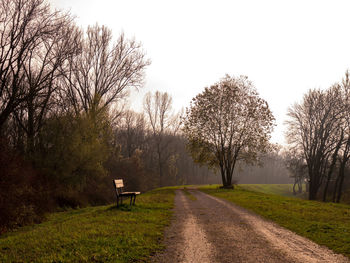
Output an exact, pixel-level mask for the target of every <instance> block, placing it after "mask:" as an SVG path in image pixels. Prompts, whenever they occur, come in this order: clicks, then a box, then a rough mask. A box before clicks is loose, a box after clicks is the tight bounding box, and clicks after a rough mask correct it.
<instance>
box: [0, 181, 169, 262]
mask: <svg viewBox="0 0 350 263" xmlns="http://www.w3.org/2000/svg"><path fill="white" fill-rule="evenodd" d="M173 199H174V190H173V189H165V188H163V189H157V190H155V191H152V192H149V193H147V194H142V195H140V196H139V197H138V198H137V200H136V206H133V207H132V208H131V209H130V208H128V207H127V206H123V207H122V209H116V207H115V206H101V207H89V208H84V209H79V210H70V211H67V212H60V213H55V214H51V215H50V216H49V218H48V221H46V222H44V223H42V224H40V225H35V226H31V227H25V228H22V229H19V230H18V231H16V232H13V233H8V234H6V235H4V236H2V237H0V261H1V262H19V261H21V262H22V261H25V262H136V261H137V262H143V261H147V260H149V258H150V256H151V255H152V254H154V253H155V252H156V251H157V250H159V249H161V248H163V247H162V245H161V244H160V240H161V239H162V237H163V230H164V228H165V226H166V225H168V224H169V223H170V218H171V208H172V207H173Z"/></svg>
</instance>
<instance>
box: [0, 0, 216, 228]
mask: <svg viewBox="0 0 350 263" xmlns="http://www.w3.org/2000/svg"><path fill="white" fill-rule="evenodd" d="M0 5H1V6H0V135H1V140H0V169H1V174H0V211H1V213H0V233H1V232H4V231H6V230H7V229H10V228H14V227H17V226H20V225H23V224H27V223H30V222H36V221H40V220H41V219H42V217H43V215H44V214H45V213H46V212H48V211H54V210H57V208H59V207H63V208H64V207H82V206H86V205H98V204H106V203H110V202H112V201H113V200H114V192H113V185H112V180H111V179H113V178H123V179H124V180H125V182H126V186H127V187H128V188H129V189H131V190H132V189H135V190H138V191H140V190H141V191H146V190H148V189H150V188H154V187H159V186H164V185H173V184H184V183H201V182H202V183H203V182H204V180H206V179H208V177H210V176H213V173H212V172H210V171H208V170H207V169H206V168H205V167H199V166H198V165H196V164H194V163H193V161H192V159H191V158H190V156H189V155H187V154H186V149H185V148H186V147H185V145H186V141H185V139H184V137H183V136H182V135H181V134H180V133H179V120H180V118H179V114H175V113H174V112H173V109H172V99H171V96H170V95H169V94H167V93H161V92H155V93H148V94H147V95H146V96H145V99H144V111H143V112H142V113H136V112H134V111H132V110H131V109H129V108H128V107H127V104H126V102H125V99H127V98H128V93H129V91H130V90H131V89H139V88H141V87H142V86H143V83H144V78H145V70H146V68H147V67H148V66H149V65H150V63H151V62H150V60H149V59H147V58H146V55H145V52H144V50H143V49H142V45H141V43H139V42H137V41H136V40H135V39H128V38H127V37H126V36H125V35H124V34H120V35H119V36H118V37H117V38H113V35H112V31H111V30H110V29H108V28H107V27H105V26H99V25H97V24H96V25H93V26H89V27H88V28H87V30H86V31H84V30H82V29H81V28H79V27H77V25H76V24H75V22H74V19H73V18H72V16H71V15H70V14H69V13H65V12H63V11H57V10H53V9H52V8H51V7H50V5H49V4H48V3H47V2H46V1H45V0H4V1H1V3H0Z"/></svg>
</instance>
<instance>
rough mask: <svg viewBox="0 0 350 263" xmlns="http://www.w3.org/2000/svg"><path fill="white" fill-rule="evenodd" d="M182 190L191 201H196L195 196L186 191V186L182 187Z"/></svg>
mask: <svg viewBox="0 0 350 263" xmlns="http://www.w3.org/2000/svg"><path fill="white" fill-rule="evenodd" d="M183 191H184V193H185V195H186V196H187V197H188V198H189V199H190V200H192V201H196V200H197V198H196V197H195V196H194V195H192V194H191V193H190V192H189V191H188V189H187V188H186V187H184V188H183Z"/></svg>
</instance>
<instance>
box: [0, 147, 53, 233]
mask: <svg viewBox="0 0 350 263" xmlns="http://www.w3.org/2000/svg"><path fill="white" fill-rule="evenodd" d="M0 170H1V173H0V211H1V213H0V234H1V233H3V232H6V231H8V230H9V229H13V228H17V227H19V226H23V225H25V224H31V223H36V222H40V221H41V220H42V218H43V215H44V213H45V212H46V211H48V210H49V209H50V207H51V204H52V202H51V200H50V199H48V198H47V197H48V196H49V195H47V194H46V191H45V190H44V189H45V187H44V185H43V182H42V179H41V178H40V175H39V174H38V173H37V172H36V171H34V169H33V168H32V167H31V165H30V164H29V163H27V162H26V161H25V160H23V159H22V158H21V157H20V156H19V155H18V154H16V153H15V152H14V151H13V150H11V149H10V148H9V147H8V146H7V145H6V143H5V142H3V141H2V142H0Z"/></svg>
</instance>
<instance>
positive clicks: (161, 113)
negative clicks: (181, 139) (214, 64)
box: [144, 91, 180, 186]
mask: <svg viewBox="0 0 350 263" xmlns="http://www.w3.org/2000/svg"><path fill="white" fill-rule="evenodd" d="M144 110H145V113H146V115H147V116H148V120H149V123H150V127H151V132H152V138H153V141H154V145H155V149H156V151H155V152H156V156H157V162H158V172H159V183H160V186H163V183H164V166H165V164H166V163H167V161H168V160H169V158H170V156H171V155H172V151H171V150H170V148H169V145H170V144H171V142H172V139H173V136H175V135H176V133H177V131H178V129H179V125H180V122H179V121H178V120H179V119H180V117H179V115H174V114H173V113H172V98H171V96H170V95H169V94H168V93H166V92H165V93H162V92H159V91H156V92H155V93H154V94H152V93H150V92H149V93H147V94H146V95H145V98H144Z"/></svg>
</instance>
